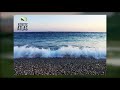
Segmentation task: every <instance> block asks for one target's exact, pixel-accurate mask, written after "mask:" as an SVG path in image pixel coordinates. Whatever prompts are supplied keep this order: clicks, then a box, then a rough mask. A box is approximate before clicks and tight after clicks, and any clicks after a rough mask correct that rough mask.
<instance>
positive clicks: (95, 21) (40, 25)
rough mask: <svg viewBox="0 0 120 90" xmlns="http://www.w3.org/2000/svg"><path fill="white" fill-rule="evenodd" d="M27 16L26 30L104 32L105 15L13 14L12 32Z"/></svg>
mask: <svg viewBox="0 0 120 90" xmlns="http://www.w3.org/2000/svg"><path fill="white" fill-rule="evenodd" d="M21 17H27V23H28V31H27V32H49V31H51V32H106V15H15V16H14V32H19V31H18V30H17V29H16V28H17V24H18V23H20V22H21V21H20V18H21Z"/></svg>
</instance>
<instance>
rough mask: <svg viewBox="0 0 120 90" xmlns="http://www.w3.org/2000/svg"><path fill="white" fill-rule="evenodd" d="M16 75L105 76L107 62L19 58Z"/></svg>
mask: <svg viewBox="0 0 120 90" xmlns="http://www.w3.org/2000/svg"><path fill="white" fill-rule="evenodd" d="M14 70H15V75H105V73H106V60H94V59H89V60H88V59H81V58H19V59H15V60H14Z"/></svg>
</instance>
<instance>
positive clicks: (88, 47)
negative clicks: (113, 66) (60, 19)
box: [14, 32, 106, 59]
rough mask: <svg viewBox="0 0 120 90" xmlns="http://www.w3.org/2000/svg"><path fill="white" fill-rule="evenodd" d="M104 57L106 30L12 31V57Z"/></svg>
mask: <svg viewBox="0 0 120 90" xmlns="http://www.w3.org/2000/svg"><path fill="white" fill-rule="evenodd" d="M64 57H70V58H81V57H84V58H88V59H89V58H94V59H106V32H14V58H64Z"/></svg>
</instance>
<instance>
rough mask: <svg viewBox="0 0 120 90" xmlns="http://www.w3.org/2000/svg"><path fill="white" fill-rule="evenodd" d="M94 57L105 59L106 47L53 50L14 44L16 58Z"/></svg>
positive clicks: (71, 47) (70, 47) (69, 47)
mask: <svg viewBox="0 0 120 90" xmlns="http://www.w3.org/2000/svg"><path fill="white" fill-rule="evenodd" d="M66 55H67V56H70V57H76V58H77V57H86V58H89V57H93V58H95V59H105V58H106V49H105V48H82V49H81V48H79V47H73V46H68V47H61V48H59V49H57V50H51V49H50V48H48V49H45V48H41V49H40V48H37V47H28V46H27V45H25V46H20V47H18V46H14V58H22V57H26V58H33V57H42V58H53V57H61V58H62V57H65V56H66Z"/></svg>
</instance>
